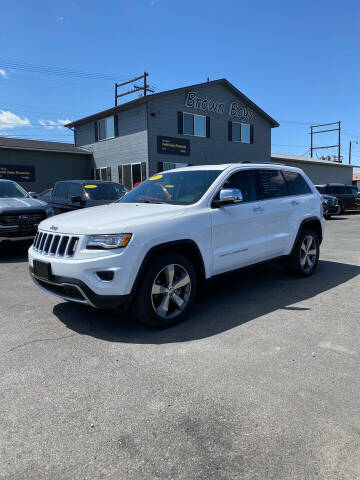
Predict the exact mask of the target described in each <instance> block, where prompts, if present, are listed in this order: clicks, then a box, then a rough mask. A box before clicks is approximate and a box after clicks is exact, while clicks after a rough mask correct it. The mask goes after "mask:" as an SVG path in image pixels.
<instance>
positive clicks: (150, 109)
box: [0, 79, 352, 192]
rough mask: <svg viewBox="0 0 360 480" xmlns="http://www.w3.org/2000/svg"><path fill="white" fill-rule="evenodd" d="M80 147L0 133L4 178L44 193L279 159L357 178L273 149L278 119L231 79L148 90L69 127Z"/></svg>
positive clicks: (335, 177) (314, 174) (322, 179)
mask: <svg viewBox="0 0 360 480" xmlns="http://www.w3.org/2000/svg"><path fill="white" fill-rule="evenodd" d="M66 126H67V127H68V128H70V129H71V130H73V132H74V145H72V144H69V143H59V142H42V141H36V140H25V139H14V138H7V137H0V178H10V179H13V180H16V181H18V182H19V183H20V184H21V185H22V186H24V187H25V188H26V189H27V190H28V191H36V192H41V191H42V190H45V189H46V188H50V187H52V186H53V185H54V183H55V182H56V181H59V180H67V179H90V178H96V179H103V180H112V181H115V182H120V183H122V184H124V185H125V186H126V187H127V188H129V189H130V188H132V187H133V186H134V185H136V184H137V183H138V182H141V181H143V180H145V179H146V178H147V177H148V176H150V175H153V174H155V173H157V172H159V171H162V170H169V169H172V168H176V167H182V166H189V165H206V164H219V163H236V162H250V163H254V162H255V163H259V162H275V163H284V164H287V165H291V166H296V167H300V168H302V169H303V170H304V171H305V172H306V173H307V174H308V175H309V177H310V178H311V179H312V180H313V182H314V183H315V184H323V183H330V182H339V183H348V184H351V183H352V167H351V166H348V165H345V164H341V163H336V162H329V161H325V160H318V159H309V158H306V157H299V156H291V155H284V154H272V153H271V131H272V128H275V127H278V126H279V124H278V122H277V121H276V120H274V119H273V118H272V117H271V116H270V115H268V114H267V113H265V112H264V111H263V110H262V109H261V108H260V107H259V106H257V105H256V104H255V103H254V102H253V101H252V100H250V99H249V98H247V97H246V96H245V95H244V94H243V93H241V92H240V91H239V90H238V89H237V88H236V87H235V86H234V85H232V84H231V83H230V82H229V81H228V80H226V79H220V80H214V81H208V82H205V83H200V84H196V85H190V86H187V87H183V88H178V89H174V90H168V91H165V92H161V93H156V94H152V95H146V96H143V97H140V98H137V99H135V100H132V101H129V102H127V103H123V104H121V105H118V106H116V107H112V108H110V109H107V110H104V111H101V112H98V113H95V114H93V115H90V116H87V117H85V118H81V119H79V120H76V121H74V122H72V123H69V124H67V125H66Z"/></svg>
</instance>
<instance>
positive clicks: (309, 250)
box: [288, 228, 320, 277]
mask: <svg viewBox="0 0 360 480" xmlns="http://www.w3.org/2000/svg"><path fill="white" fill-rule="evenodd" d="M319 255H320V246H319V238H318V236H317V234H316V232H315V231H314V230H312V229H310V228H304V229H303V230H302V231H301V232H300V235H299V237H298V239H297V240H296V243H295V245H294V248H293V250H292V252H291V254H290V256H289V263H288V266H289V270H290V273H291V274H292V275H294V276H296V277H309V276H310V275H312V274H313V273H314V272H315V270H316V267H317V264H318V262H319Z"/></svg>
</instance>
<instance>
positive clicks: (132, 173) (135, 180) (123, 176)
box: [118, 162, 147, 190]
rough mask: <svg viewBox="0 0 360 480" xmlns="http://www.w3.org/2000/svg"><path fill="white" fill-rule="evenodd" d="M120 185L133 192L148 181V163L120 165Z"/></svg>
mask: <svg viewBox="0 0 360 480" xmlns="http://www.w3.org/2000/svg"><path fill="white" fill-rule="evenodd" d="M118 169H119V183H121V184H122V185H124V187H125V188H127V189H128V190H131V189H132V188H134V187H135V186H137V184H139V183H141V182H143V181H144V180H146V179H147V172H146V163H145V162H142V163H128V164H126V165H119V167H118Z"/></svg>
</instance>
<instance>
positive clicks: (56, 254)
mask: <svg viewBox="0 0 360 480" xmlns="http://www.w3.org/2000/svg"><path fill="white" fill-rule="evenodd" d="M59 237H60V240H59V243H58V246H57V249H56V252H55V256H56V257H57V256H58V255H59V248H60V245H61V242H62V235H59Z"/></svg>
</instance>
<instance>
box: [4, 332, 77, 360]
mask: <svg viewBox="0 0 360 480" xmlns="http://www.w3.org/2000/svg"><path fill="white" fill-rule="evenodd" d="M75 335H77V333H71V334H70V335H64V336H62V337H55V338H35V339H34V340H30V341H29V342H24V343H21V344H20V345H16V346H15V347H13V348H10V350H6V351H5V352H0V354H1V355H5V354H6V353H11V352H14V351H15V350H18V349H19V348H22V347H26V346H27V345H31V344H32V343H38V342H57V341H58V340H64V339H65V338H70V337H73V336H75Z"/></svg>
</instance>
